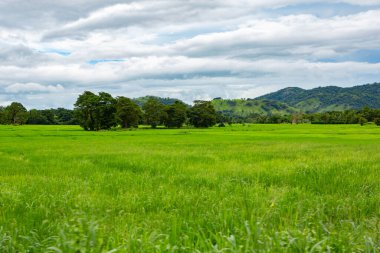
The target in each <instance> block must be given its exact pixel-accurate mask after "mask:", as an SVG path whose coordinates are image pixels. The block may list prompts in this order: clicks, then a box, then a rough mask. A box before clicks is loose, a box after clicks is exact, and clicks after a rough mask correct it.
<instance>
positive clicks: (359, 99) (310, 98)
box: [256, 83, 380, 113]
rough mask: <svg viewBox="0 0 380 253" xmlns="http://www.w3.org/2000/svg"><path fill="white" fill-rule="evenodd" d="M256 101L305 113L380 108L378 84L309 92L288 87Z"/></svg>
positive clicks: (327, 88)
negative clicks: (283, 104) (269, 102)
mask: <svg viewBox="0 0 380 253" xmlns="http://www.w3.org/2000/svg"><path fill="white" fill-rule="evenodd" d="M256 99H257V100H262V99H266V100H274V101H278V102H282V103H285V104H287V105H289V106H291V107H294V108H297V109H299V110H301V111H303V112H307V113H314V112H326V111H343V110H347V109H361V108H363V107H364V106H368V107H370V108H380V83H374V84H366V85H361V86H354V87H350V88H341V87H336V86H327V87H318V88H314V89H310V90H305V89H301V88H298V87H289V88H285V89H282V90H279V91H276V92H273V93H270V94H267V95H264V96H261V97H258V98H256Z"/></svg>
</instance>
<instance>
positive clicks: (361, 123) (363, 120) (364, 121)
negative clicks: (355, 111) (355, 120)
mask: <svg viewBox="0 0 380 253" xmlns="http://www.w3.org/2000/svg"><path fill="white" fill-rule="evenodd" d="M367 122H368V120H367V119H366V118H364V117H360V118H359V124H360V125H361V126H363V125H364V124H366V123H367Z"/></svg>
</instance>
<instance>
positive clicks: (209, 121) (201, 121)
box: [189, 100, 216, 127]
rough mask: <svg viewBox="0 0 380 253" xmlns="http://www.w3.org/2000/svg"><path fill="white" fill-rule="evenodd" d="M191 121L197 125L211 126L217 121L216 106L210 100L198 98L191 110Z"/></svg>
mask: <svg viewBox="0 0 380 253" xmlns="http://www.w3.org/2000/svg"><path fill="white" fill-rule="evenodd" d="M189 122H190V124H191V125H193V126H195V127H210V126H213V125H215V123H216V112H215V108H214V106H213V105H212V103H211V102H210V101H202V100H196V101H194V106H193V107H192V108H191V109H190V110H189Z"/></svg>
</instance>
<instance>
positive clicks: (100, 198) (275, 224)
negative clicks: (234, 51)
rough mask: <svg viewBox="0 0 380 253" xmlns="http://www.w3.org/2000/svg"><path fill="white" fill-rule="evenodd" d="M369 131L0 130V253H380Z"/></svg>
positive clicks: (375, 156)
mask: <svg viewBox="0 0 380 253" xmlns="http://www.w3.org/2000/svg"><path fill="white" fill-rule="evenodd" d="M379 131H380V129H379V128H378V127H377V126H375V125H366V126H363V127H361V126H359V125H310V124H302V125H290V124H286V125H245V126H241V125H240V126H239V125H233V126H230V127H225V128H211V129H166V130H154V129H139V130H130V131H129V130H127V131H98V132H87V131H83V130H81V128H80V127H79V126H27V125H25V126H0V161H1V163H0V164H1V169H0V189H1V190H0V252H65V253H70V252H378V251H379V250H380V240H379V238H380V234H379V231H380V201H379V196H380V178H379V171H380V156H379V154H380V134H379ZM112 250H114V251H112Z"/></svg>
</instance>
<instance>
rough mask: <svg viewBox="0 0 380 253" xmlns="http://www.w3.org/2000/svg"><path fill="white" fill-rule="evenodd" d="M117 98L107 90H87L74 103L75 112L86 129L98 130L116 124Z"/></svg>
mask: <svg viewBox="0 0 380 253" xmlns="http://www.w3.org/2000/svg"><path fill="white" fill-rule="evenodd" d="M115 113H116V100H115V99H114V98H113V97H112V96H111V95H110V94H108V93H106V92H99V95H96V94H94V93H92V92H90V91H85V92H84V93H83V94H82V95H79V97H78V99H77V101H76V103H75V104H74V114H75V117H76V119H77V120H78V122H79V124H80V126H81V127H83V128H84V129H85V130H90V131H98V130H101V129H110V128H111V127H113V126H116V118H115Z"/></svg>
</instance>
